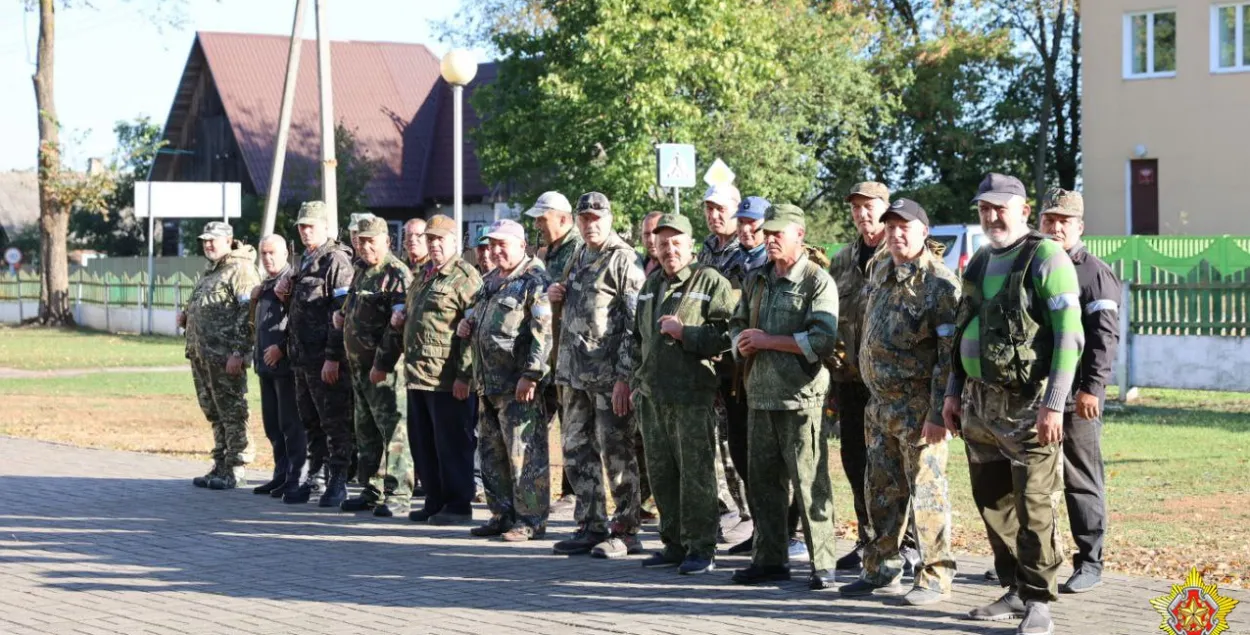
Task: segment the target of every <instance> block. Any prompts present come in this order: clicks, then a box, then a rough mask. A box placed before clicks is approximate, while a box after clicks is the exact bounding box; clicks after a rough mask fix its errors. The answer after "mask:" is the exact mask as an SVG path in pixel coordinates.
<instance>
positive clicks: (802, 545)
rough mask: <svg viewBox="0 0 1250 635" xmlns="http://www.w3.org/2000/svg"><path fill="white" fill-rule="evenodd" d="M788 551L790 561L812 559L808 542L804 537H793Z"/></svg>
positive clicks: (787, 548)
mask: <svg viewBox="0 0 1250 635" xmlns="http://www.w3.org/2000/svg"><path fill="white" fill-rule="evenodd" d="M786 551H787V552H788V553H789V554H790V562H807V561H809V560H811V559H812V558H811V556H810V555H808V553H807V543H806V542H805V541H804V540H803V539H802V538H791V539H790V544H789V546H787V547H786Z"/></svg>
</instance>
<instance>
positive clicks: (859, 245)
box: [829, 238, 889, 382]
mask: <svg viewBox="0 0 1250 635" xmlns="http://www.w3.org/2000/svg"><path fill="white" fill-rule="evenodd" d="M864 249H874V250H875V251H874V252H873V256H872V258H870V259H869V261H868V265H867V267H866V268H864V269H861V268H860V266H859V259H860V255H861V253H862V251H863V250H864ZM888 256H889V254H888V252H887V251H886V250H885V240H884V239H882V241H881V243H880V244H879V245H878V246H877V247H869V246H868V245H867V244H865V243H864V239H863V238H856V239H855V241H854V242H852V243H851V244H850V245H847V246H846V248H845V249H843V250H842V251H839V252H838V253H837V254H836V255H834V257H833V262H832V263H831V264H830V265H829V275H830V276H833V281H834V282H835V283H837V285H838V311H840V314H839V315H838V344H837V352H836V353H835V355H834V360H833V364H832V370H833V381H840V382H863V379H862V378H861V377H860V368H859V350H860V340H861V338H862V333H863V328H864V307H865V306H867V304H868V296H867V288H868V270H871V269H872V267H873V266H875V263H877V262H880V261H881V260H882V259H886V258H888Z"/></svg>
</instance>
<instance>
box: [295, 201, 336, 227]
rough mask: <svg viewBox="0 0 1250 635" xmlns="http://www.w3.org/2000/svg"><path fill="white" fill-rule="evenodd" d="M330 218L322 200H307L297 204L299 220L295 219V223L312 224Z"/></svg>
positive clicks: (323, 221)
mask: <svg viewBox="0 0 1250 635" xmlns="http://www.w3.org/2000/svg"><path fill="white" fill-rule="evenodd" d="M329 219H330V212H329V208H328V207H326V204H325V203H324V202H322V201H308V202H307V203H304V204H303V205H300V206H299V220H296V221H295V224H296V225H312V224H313V223H325V222H327V221H328V220H329Z"/></svg>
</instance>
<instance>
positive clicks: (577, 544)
mask: <svg viewBox="0 0 1250 635" xmlns="http://www.w3.org/2000/svg"><path fill="white" fill-rule="evenodd" d="M607 538H608V532H606V531H589V530H587V529H586V528H585V527H578V529H577V531H575V532H573V537H572V538H569V539H567V540H561V541H560V542H557V543H556V544H554V545H552V546H551V551H552V553H555V554H556V555H561V556H576V555H581V554H583V553H590V550H591V549H594V548H595V546H596V545H598V544H599V543H601V542H603V541H604V540H606V539H607Z"/></svg>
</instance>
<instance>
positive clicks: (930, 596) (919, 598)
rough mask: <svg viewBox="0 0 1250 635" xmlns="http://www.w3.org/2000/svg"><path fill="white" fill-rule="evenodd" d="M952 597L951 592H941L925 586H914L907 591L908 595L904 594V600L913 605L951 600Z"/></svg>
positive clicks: (925, 604)
mask: <svg viewBox="0 0 1250 635" xmlns="http://www.w3.org/2000/svg"><path fill="white" fill-rule="evenodd" d="M950 597H951V594H950V593H940V592H938V591H934V590H933V589H926V588H924V587H913V588H912V590H910V591H908V592H907V595H904V596H903V602H905V603H907V604H910V605H912V606H928V605H930V604H937V603H938V602H942V601H945V600H949V599H950Z"/></svg>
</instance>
